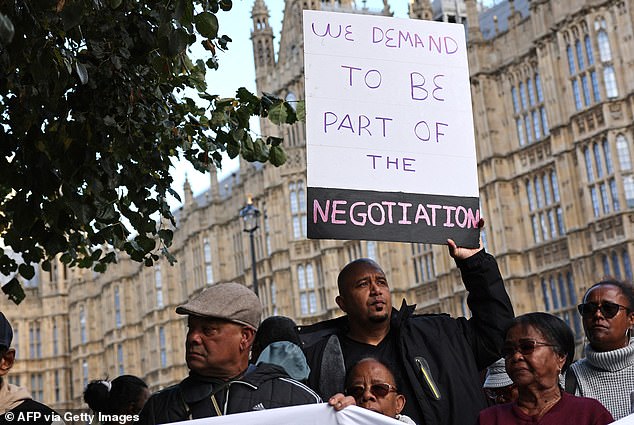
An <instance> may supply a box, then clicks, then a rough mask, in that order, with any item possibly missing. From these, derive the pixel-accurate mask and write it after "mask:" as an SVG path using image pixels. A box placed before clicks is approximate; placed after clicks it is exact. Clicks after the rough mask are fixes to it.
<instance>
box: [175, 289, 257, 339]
mask: <svg viewBox="0 0 634 425" xmlns="http://www.w3.org/2000/svg"><path fill="white" fill-rule="evenodd" d="M176 313H178V314H191V315H194V316H200V317H216V318H219V319H225V320H229V321H232V322H236V323H240V324H242V325H247V326H251V327H252V328H253V329H257V328H258V326H259V325H260V318H261V317H262V304H260V300H259V298H258V296H257V295H255V293H254V292H253V291H251V290H250V289H249V288H247V287H246V286H244V285H242V284H240V283H235V282H229V283H218V284H216V285H213V286H211V287H209V288H207V289H205V290H204V291H202V292H201V293H200V294H198V295H196V296H195V297H194V298H192V299H191V300H189V301H188V302H187V303H185V304H183V305H181V306H178V307H176Z"/></svg>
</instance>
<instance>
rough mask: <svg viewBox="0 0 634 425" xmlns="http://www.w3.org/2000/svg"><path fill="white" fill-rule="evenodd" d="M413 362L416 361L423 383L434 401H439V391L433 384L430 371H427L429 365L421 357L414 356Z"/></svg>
mask: <svg viewBox="0 0 634 425" xmlns="http://www.w3.org/2000/svg"><path fill="white" fill-rule="evenodd" d="M414 360H415V361H416V364H417V365H418V368H419V369H420V371H421V372H422V374H423V378H424V379H425V383H426V384H427V386H428V387H429V389H430V390H431V392H432V395H433V396H434V398H435V399H436V400H440V391H439V390H438V386H437V385H436V383H435V382H434V378H433V376H432V374H431V370H430V369H429V364H428V363H427V360H425V358H423V357H421V356H416V357H415V358H414Z"/></svg>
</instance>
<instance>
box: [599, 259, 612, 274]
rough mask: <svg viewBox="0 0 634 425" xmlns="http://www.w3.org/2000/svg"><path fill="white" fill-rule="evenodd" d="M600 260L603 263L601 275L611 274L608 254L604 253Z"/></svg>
mask: <svg viewBox="0 0 634 425" xmlns="http://www.w3.org/2000/svg"><path fill="white" fill-rule="evenodd" d="M601 260H602V263H603V276H611V275H612V273H611V271H610V260H608V256H607V255H605V254H604V255H603V256H602V257H601Z"/></svg>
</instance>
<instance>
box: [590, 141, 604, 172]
mask: <svg viewBox="0 0 634 425" xmlns="http://www.w3.org/2000/svg"><path fill="white" fill-rule="evenodd" d="M592 151H593V153H594V163H595V164H597V178H599V179H600V178H602V177H603V165H602V162H601V153H600V152H599V145H598V144H596V143H594V144H593V145H592Z"/></svg>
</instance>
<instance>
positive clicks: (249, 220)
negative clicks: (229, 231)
mask: <svg viewBox="0 0 634 425" xmlns="http://www.w3.org/2000/svg"><path fill="white" fill-rule="evenodd" d="M240 217H241V218H242V225H243V231H245V232H247V233H248V234H249V239H250V240H251V270H253V292H255V295H258V296H259V294H258V274H257V270H256V267H255V241H254V240H253V233H254V232H255V231H256V230H257V229H258V218H259V217H260V210H259V209H257V208H256V207H255V206H254V205H253V200H252V199H251V197H249V199H248V200H247V206H246V207H244V208H242V209H241V210H240Z"/></svg>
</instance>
